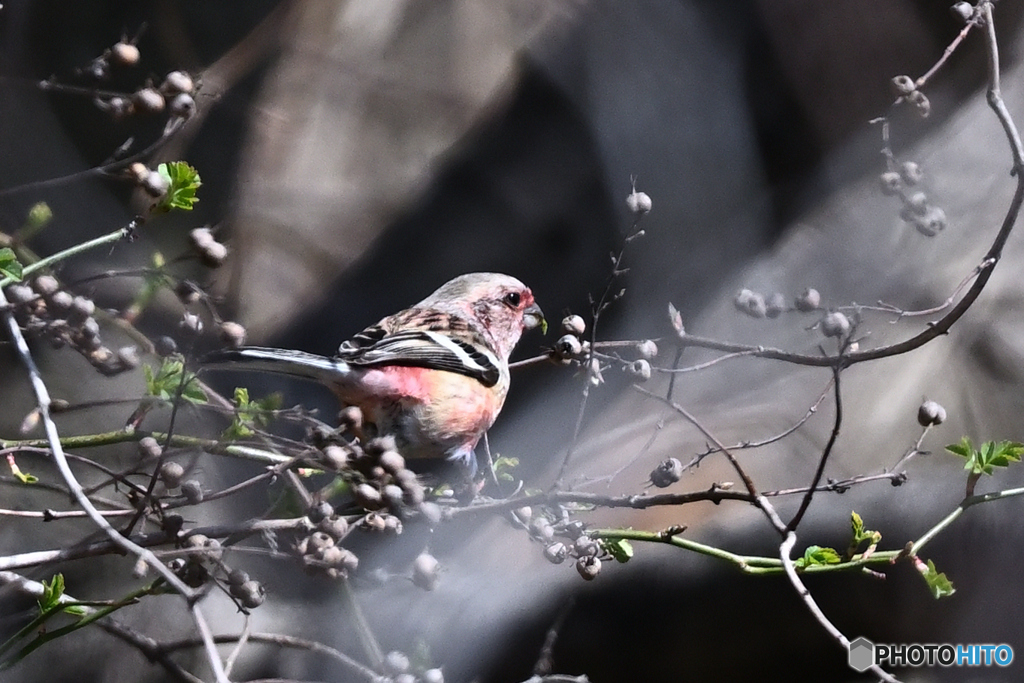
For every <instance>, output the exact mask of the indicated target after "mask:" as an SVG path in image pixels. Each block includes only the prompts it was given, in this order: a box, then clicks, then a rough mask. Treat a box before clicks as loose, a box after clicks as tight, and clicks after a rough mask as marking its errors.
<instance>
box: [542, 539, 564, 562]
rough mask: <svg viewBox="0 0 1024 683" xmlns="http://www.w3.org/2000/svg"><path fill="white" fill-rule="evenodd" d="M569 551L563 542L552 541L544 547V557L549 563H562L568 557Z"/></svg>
mask: <svg viewBox="0 0 1024 683" xmlns="http://www.w3.org/2000/svg"><path fill="white" fill-rule="evenodd" d="M568 555H569V551H568V549H567V548H566V547H565V544H564V543H560V542H556V543H552V544H550V545H548V546H545V548H544V559H546V560H547V561H548V562H550V563H551V564H562V563H563V562H565V558H566V557H568Z"/></svg>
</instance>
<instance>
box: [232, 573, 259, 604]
mask: <svg viewBox="0 0 1024 683" xmlns="http://www.w3.org/2000/svg"><path fill="white" fill-rule="evenodd" d="M235 597H237V598H238V601H239V602H240V603H241V604H242V607H244V608H246V609H256V608H257V607H259V606H260V605H262V604H263V601H264V600H265V599H266V597H267V591H266V589H265V588H264V587H263V584H261V583H260V582H259V581H253V580H251V579H250V580H249V581H246V582H245V583H243V584H242V585H241V586H239V587H238V594H237V595H236V596H235Z"/></svg>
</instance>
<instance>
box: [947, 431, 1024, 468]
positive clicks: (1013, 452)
mask: <svg viewBox="0 0 1024 683" xmlns="http://www.w3.org/2000/svg"><path fill="white" fill-rule="evenodd" d="M946 450H947V451H949V452H950V453H954V454H956V455H959V456H960V457H962V458H966V459H967V462H966V463H964V469H965V470H968V471H969V472H970V473H971V474H973V475H981V474H989V475H990V474H992V473H993V472H994V471H995V468H996V467H1009V465H1010V463H1011V462H1020V458H1021V455H1022V454H1024V444H1021V443H1017V442H1016V441H1000V442H998V443H996V442H995V441H986V442H985V443H983V444H981V446H979V447H978V448H975V447H974V444H972V443H971V440H970V439H969V438H968V437H966V436H965V437H963V438H962V439H960V443H954V444H950V445H948V446H946Z"/></svg>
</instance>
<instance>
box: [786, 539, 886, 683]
mask: <svg viewBox="0 0 1024 683" xmlns="http://www.w3.org/2000/svg"><path fill="white" fill-rule="evenodd" d="M794 545H796V534H795V533H794V532H793V531H787V532H786V537H785V538H784V539H783V541H782V544H781V545H780V546H779V557H780V558H781V559H782V566H783V567H784V568H785V570H786V576H787V577H788V578H789V582H790V583H791V584H793V588H795V589H796V593H797V595H799V596H800V599H801V600H802V601H803V603H804V605H805V606H806V607H807V609H808V610H809V611H810V613H811V614H812V615H813V616H814V618H815V620H817V622H818V623H819V624H821V626H822V628H824V629H825V631H826V632H828V634H829V635H830V636H832V638H833V639H835V641H836V642H838V643H839V644H840V645H841V646H842V647H843V648H844V649H845V650H847V651H849V649H850V641H849V639H848V638H847V637H846V636H845V635H843V632H842V631H840V630H839V629H838V628H837V627H836V625H835V624H833V623H832V622H831V621H829V618H828V617H826V616H825V613H824V612H822V611H821V608H820V607H818V603H817V602H816V601H815V600H814V598H813V597H812V596H811V592H810V591H809V590H807V587H806V586H805V585H804V582H803V581H802V580H801V579H800V576H799V575H798V574H797V571H796V567H795V566H794V564H793V559H792V557H791V555H792V554H793V546H794ZM869 671H871V673H873V674H875V675H876V676H878V677H879V679H881V680H883V681H886V683H899V681H898V680H897V679H896V678H894V677H893V676H892V675H891V674H890V673H889V672H887V671H886V670H885V669H883V668H882V667H880V666H878V665H877V664H872V665H871V667H870V669H869Z"/></svg>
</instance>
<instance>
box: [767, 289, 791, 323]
mask: <svg viewBox="0 0 1024 683" xmlns="http://www.w3.org/2000/svg"><path fill="white" fill-rule="evenodd" d="M764 305H765V314H766V315H767V316H768V317H769V318H778V317H779V316H780V315H782V314H783V313H785V312H786V295H785V294H783V293H782V292H775V293H774V294H772V295H771V296H770V297H768V299H767V300H765V302H764Z"/></svg>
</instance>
